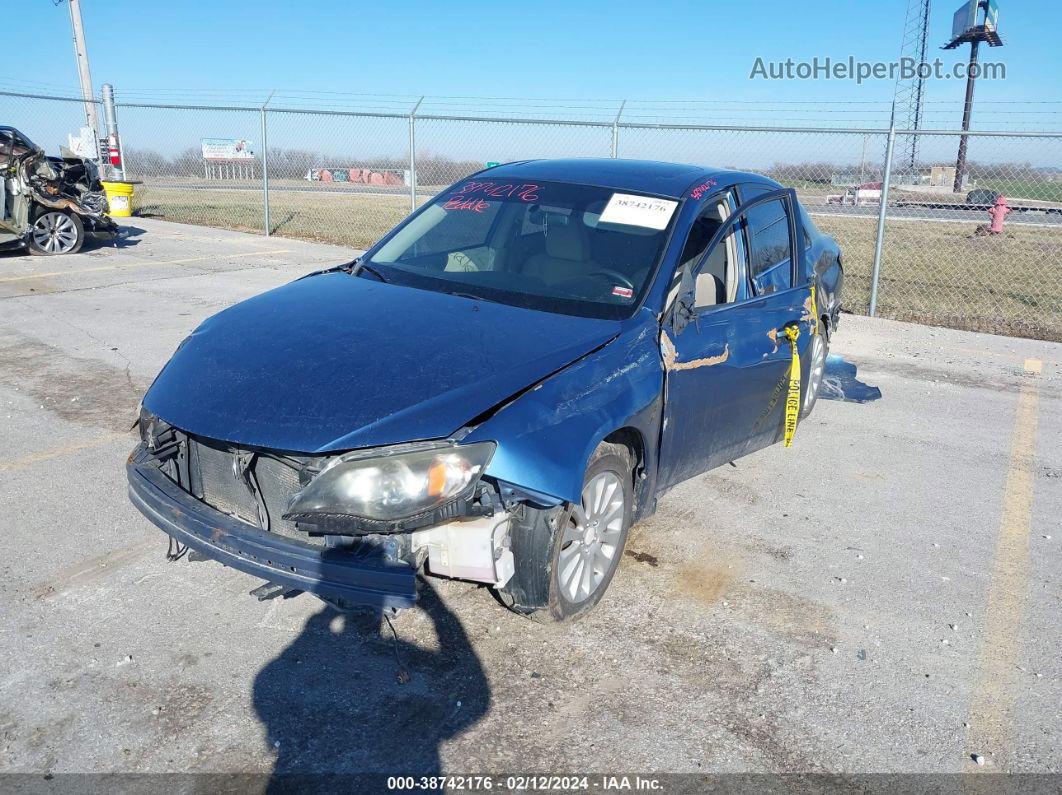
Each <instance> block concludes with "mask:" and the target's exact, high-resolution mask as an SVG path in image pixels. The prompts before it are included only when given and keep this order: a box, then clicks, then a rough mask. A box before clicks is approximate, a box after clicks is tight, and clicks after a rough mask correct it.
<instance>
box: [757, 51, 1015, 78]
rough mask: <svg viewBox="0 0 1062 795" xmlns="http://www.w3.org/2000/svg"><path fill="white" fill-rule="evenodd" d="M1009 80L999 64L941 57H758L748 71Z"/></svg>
mask: <svg viewBox="0 0 1062 795" xmlns="http://www.w3.org/2000/svg"><path fill="white" fill-rule="evenodd" d="M970 76H973V77H977V78H983V79H986V80H1006V79H1007V65H1006V64H1004V63H1000V62H998V61H986V62H984V63H980V62H979V63H973V64H969V63H966V62H964V61H960V62H957V63H953V64H945V63H944V62H943V61H942V60H941V59H940V58H935V59H933V60H932V61H919V60H917V59H915V58H909V57H904V58H900V59H899V60H896V61H859V60H856V58H855V56H853V55H849V56H848V57H847V58H840V59H834V58H831V57H830V56H826V57H824V58H819V57H818V56H817V55H816V56H815V57H814V58H812V59H811V60H810V61H794V60H793V59H792V58H786V59H785V60H784V61H768V60H765V59H764V58H763V57H758V58H756V61H755V62H754V63H753V64H752V70H751V71H750V72H749V79H750V80H855V82H856V83H863V82H864V81H867V80H913V79H915V78H916V77H918V78H921V79H923V80H952V79H955V80H965V79H966V78H967V77H970Z"/></svg>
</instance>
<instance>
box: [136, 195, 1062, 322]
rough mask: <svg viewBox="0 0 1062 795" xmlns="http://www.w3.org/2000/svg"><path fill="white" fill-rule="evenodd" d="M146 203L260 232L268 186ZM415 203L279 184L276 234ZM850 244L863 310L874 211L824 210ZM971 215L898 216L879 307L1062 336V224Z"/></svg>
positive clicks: (344, 241) (351, 239)
mask: <svg viewBox="0 0 1062 795" xmlns="http://www.w3.org/2000/svg"><path fill="white" fill-rule="evenodd" d="M142 197H143V198H142V212H143V213H144V214H147V215H151V216H154V217H157V218H164V219H167V220H173V221H181V222H183V223H194V224H204V225H207V226H217V227H223V228H226V229H236V230H241V231H246V232H261V231H262V205H261V194H259V193H257V192H253V191H224V190H174V189H159V188H152V187H150V186H143V191H142ZM408 211H409V198H408V197H407V196H404V195H401V196H396V195H383V194H381V195H377V196H372V195H364V194H360V195H359V194H350V195H343V194H337V193H315V192H307V191H304V192H296V191H280V190H278V191H274V192H273V193H272V194H271V197H270V221H271V225H272V227H273V229H272V233H273V234H275V235H280V236H286V237H295V238H301V239H304V240H317V241H322V242H328V243H338V244H341V245H347V246H351V247H355V248H367V247H369V246H370V245H372V244H373V243H374V242H376V240H378V239H379V238H380V237H381V236H382V235H383V234H384V233H385V232H387V231H388V230H389V229H390V228H391V227H393V226H394V225H395V224H397V223H398V222H399V221H401V220H402V218H404V217H405V216H406V214H407V213H408ZM815 223H816V224H817V225H818V226H819V228H820V229H822V230H823V231H824V232H826V233H828V234H830V235H832V236H833V237H834V238H835V239H836V240H837V242H838V243H839V244H840V246H841V249H842V251H843V252H844V262H845V294H844V303H845V307H846V308H847V309H849V310H851V311H853V312H856V313H860V314H865V313H866V312H867V309H868V307H869V303H870V274H871V263H872V260H873V251H874V233H875V228H876V224H877V220H876V219H875V218H869V217H850V216H829V215H816V216H815ZM975 226H976V225H975V224H972V223H936V222H925V221H907V220H894V221H889V222H887V225H886V228H885V249H884V256H883V260H882V266H881V284H880V286H879V289H878V313H879V314H880V315H882V316H883V317H891V318H896V319H900V320H912V321H916V322H921V323H929V324H932V325H941V326H950V327H953V328H963V329H970V330H976V331H988V332H992V333H996V334H1009V335H1016V336H1027V337H1038V338H1041V339H1050V340H1062V226H1060V227H1052V226H1024V225H1019V224H1011V225H1009V226H1008V227H1007V231H1006V233H1005V234H1003V235H1001V236H998V237H980V236H976V235H975V234H974V229H975Z"/></svg>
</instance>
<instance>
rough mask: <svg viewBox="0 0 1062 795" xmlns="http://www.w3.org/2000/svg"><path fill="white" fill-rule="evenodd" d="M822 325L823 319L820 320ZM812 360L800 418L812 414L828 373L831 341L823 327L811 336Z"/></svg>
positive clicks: (809, 365)
mask: <svg viewBox="0 0 1062 795" xmlns="http://www.w3.org/2000/svg"><path fill="white" fill-rule="evenodd" d="M819 322H820V325H821V322H822V321H819ZM810 347H811V362H810V363H809V364H808V385H807V387H806V388H805V389H804V403H803V405H802V406H801V408H800V418H801V419H803V418H804V417H806V416H808V415H809V414H811V410H812V409H813V408H815V401H817V400H818V399H819V392H820V391H821V388H822V379H823V376H824V375H825V374H826V355H827V354H828V353H829V351H830V342H829V340H828V339H827V338H826V334H825V332H824V331H823V330H822V328H820V329H819V333H818V334H814V335H812V337H811V346H810Z"/></svg>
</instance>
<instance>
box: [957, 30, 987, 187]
mask: <svg viewBox="0 0 1062 795" xmlns="http://www.w3.org/2000/svg"><path fill="white" fill-rule="evenodd" d="M980 43H981V42H980V41H978V40H977V39H974V40H973V41H972V42H971V43H970V63H969V66H968V67H967V72H966V102H965V103H964V104H963V106H962V131H963V132H964V133H967V132H969V131H970V115H971V114H972V113H973V97H974V81H975V80H976V79H977V72H976V69H977V45H978V44H980ZM966 142H967V137H966V136H965V135H961V136H959V154H958V157H956V158H955V183H954V184H953V185H952V187H951V189H952V192H954V193H962V183H963V177H965V176H966Z"/></svg>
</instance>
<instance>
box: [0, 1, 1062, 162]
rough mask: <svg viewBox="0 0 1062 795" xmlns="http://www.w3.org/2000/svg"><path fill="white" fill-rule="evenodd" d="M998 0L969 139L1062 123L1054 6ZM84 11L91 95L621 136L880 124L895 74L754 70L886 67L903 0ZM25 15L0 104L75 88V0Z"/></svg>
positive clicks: (633, 148)
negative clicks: (615, 129) (727, 127)
mask: <svg viewBox="0 0 1062 795" xmlns="http://www.w3.org/2000/svg"><path fill="white" fill-rule="evenodd" d="M999 2H1000V6H1001V11H1000V30H1001V32H1002V35H1003V37H1004V39H1005V41H1006V45H1005V46H1004V47H1001V48H988V47H982V61H987V60H999V61H1002V62H1004V63H1005V64H1006V67H1007V79H1006V80H1004V81H996V82H992V81H988V80H981V81H979V83H978V89H977V106H976V109H975V113H974V127H975V129H977V128H979V129H1006V130H1018V129H1030V130H1060V129H1062V101H1060V100H1062V91H1060V87H1062V80H1060V78H1059V75H1060V74H1062V47H1060V46H1059V44H1058V42H1057V31H1056V28H1057V21H1058V19H1059V7H1058V0H1020V1H1019V0H999ZM959 3H960V0H934V8H933V14H932V19H931V30H930V35H929V43H930V50H929V55H930V58H934V57H937V56H938V55H939V56H940V57H941V58H943V59H944V60H945V62H946V63H948V64H950V63H953V62H955V61H958V60H963V61H964V60H965V59H966V58H967V57H968V52H969V47H968V46H964V47H962V48H960V49H958V50H953V51H943V50H941V49H940V46H941V45H942V44H943V43H945V41H946V40H947V38H948V35H949V33H950V30H951V18H952V13H953V11H954V10H955V8H956V7H957V6H958V5H959ZM82 7H83V16H84V21H85V28H86V36H87V42H88V50H89V54H90V56H91V62H92V77H93V82H94V83H95V85H96V86H97V88H98V86H99V85H100V84H102V83H104V82H110V83H112V84H114V86H115V88H116V91H117V93H118V96H119V100H120V101H121V100H123V99H124V100H126V101H127V102H132V101H141V102H145V101H152V100H165V101H170V102H177V103H197V104H224V103H228V104H235V103H237V102H238V103H240V104H247V105H249V104H255V105H257V104H258V103H261V102H262V101H263V100H264V99H265V96H266V94H267V93H268V92H269V90H270V89H274V88H275V89H278V94H277V97H276V99H275V100H274V103H273V107H281V108H294V107H304V108H305V107H326V106H332V107H351V106H357V107H358V108H362V109H369V108H379V109H387V110H391V111H398V112H402V113H405V112H408V111H409V109H410V107H411V103H412V101H415V99H416V98H417V97H418V96H420V95H422V94H426V95H429V97H430V98H429V100H428V101H427V102H426V103H425V105H424V106H423V107H422V109H421V112H422V113H424V112H427V113H429V114H430V113H445V112H451V113H461V114H465V115H478V114H483V113H495V114H501V115H518V114H520V113H521V112H522V113H523V114H530V115H535V116H544V117H552V116H569V117H570V116H574V115H581V116H583V117H593V118H598V119H607V120H609V121H611V119H612V117H613V116H614V114H615V110H616V107H617V103H618V101H619V100H621V99H627V100H631V103H630V104H628V106H627V109H626V110H625V112H624V118H625V119H627V120H630V121H658V120H663V119H664V118H669V119H674V120H680V119H681V120H689V121H701V122H706V123H715V124H752V123H755V124H761V125H774V126H779V125H782V126H784V125H794V126H849V127H873V128H882V127H885V126H887V124H888V108H889V101H890V100H891V98H892V95H893V82H892V81H890V80H876V81H875V80H872V81H869V82H866V83H864V84H863V85H857V84H856V83H855V82H854V81H847V80H843V81H838V80H790V81H764V80H752V79H750V77H749V74H750V70H751V69H752V66H753V64H754V62H755V60H756V58H757V57H762V58H764V59H765V60H768V61H782V60H785V59H786V58H792V59H794V60H795V61H810V60H811V59H812V58H813V57H815V56H818V57H819V58H820V59H821V58H825V57H827V56H829V57H831V58H833V59H835V60H843V59H846V58H847V57H848V56H850V55H851V56H854V57H855V58H856V59H857V60H861V61H868V62H873V61H892V60H894V59H895V58H896V57H897V56H898V55H899V49H900V43H901V38H902V33H903V24H904V14H905V11H906V8H907V0H803V2H799V3H794V2H782V0H745V2H729V3H723V2H718V0H715V1H714V2H711V1H710V0H698V1H696V2H693V1H691V0H652V2H645V0H641V2H631V1H629V0H564V1H563V2H561V1H558V0H536V1H535V2H526V0H525V1H523V2H521V0H490V1H488V0H466V2H457V3H455V2H450V3H444V2H439V1H438V0H435V1H434V2H428V1H427V0H385V1H384V2H379V1H377V2H339V1H338V0H336V1H335V2H321V1H320V0H317V1H316V2H315V1H314V0H303V1H302V2H292V1H291V0H284V2H279V0H260V2H241V3H236V2H228V1H227V0H212V1H211V2H206V1H205V0H204V1H203V2H165V3H164V2H158V1H156V2H150V1H149V0H82ZM18 16H19V19H18V25H17V27H18V30H19V31H22V33H21V34H18V35H15V34H11V35H8V36H6V37H5V41H4V55H5V57H4V58H3V60H2V61H0V91H4V90H6V91H19V90H22V91H31V92H39V93H48V94H63V95H73V94H76V92H77V84H78V83H77V71H76V66H75V61H74V55H73V47H72V44H71V39H70V23H69V14H68V10H67V5H66V3H65V2H60V3H59V4H58V5H56V4H55V3H53V0H20V2H19V14H18ZM9 27H10V26H9ZM12 30H13V29H12ZM964 87H965V81H960V80H954V79H952V80H934V81H930V83H929V85H928V86H927V100H928V104H927V106H926V107H927V115H926V118H925V120H924V123H923V127H938V128H940V127H947V128H951V129H955V128H957V126H958V124H959V120H960V117H961V102H962V98H963V92H964ZM310 92H319V93H310ZM325 92H344V93H346V94H348V95H354V94H357V95H364V96H345V97H344V96H339V95H338V94H329V93H325ZM439 97H448V99H439ZM497 98H543V99H544V100H546V101H543V102H516V101H513V100H511V99H509V100H507V99H497ZM669 102H670V104H668V103H669ZM1014 102H1022V103H1034V102H1035V103H1038V104H1010V103H1014ZM20 103H21V104H20ZM689 103H694V104H689ZM723 103H726V104H723ZM739 103H740V104H739ZM820 103H838V104H820ZM842 103H843V104H842ZM78 108H79V106H78V105H77V104H75V103H39V102H38V103H34V104H32V105H31V104H27V103H26V102H24V101H22V100H17V99H12V98H5V97H3V96H0V118H3V120H4V121H5V122H6V123H14V124H16V125H17V126H20V127H23V128H24V129H25V130H26V132H27V133H30V134H31V135H32V136H33V137H36V138H37V139H38V140H39V141H41V142H43V143H45V144H46V145H48V146H49V148H51V146H53V145H57V144H58V143H59V142H62V141H65V138H66V134H67V133H68V132H76V131H77V128H78V126H79V124H80V123H81V122H79V121H78V120H77V116H78V113H79V111H78ZM119 116H120V118H119V121H120V125H121V129H122V133H123V139H124V140H125V141H126V143H127V145H129V146H130V147H151V148H154V149H156V150H158V151H161V152H163V153H165V154H167V155H172V154H174V153H176V152H178V151H183V150H185V149H188V148H190V147H195V146H197V145H198V142H199V140H200V138H202V137H222V138H230V137H231V138H237V137H242V138H247V139H249V140H251V141H252V142H257V141H259V140H260V131H259V126H258V124H259V121H258V114H257V113H253V114H252V113H229V114H225V113H220V112H219V113H208V112H205V111H195V112H185V111H181V112H166V111H147V110H137V109H135V108H131V107H125V108H122V109H120V113H119ZM406 134H407V133H406V127H405V123H404V122H403V121H401V120H388V119H379V120H377V119H362V120H358V119H348V118H345V117H344V118H339V117H322V116H316V117H306V116H294V115H284V114H276V115H274V116H273V117H271V121H270V143H271V145H273V146H274V147H281V148H284V147H287V148H293V147H302V148H310V149H313V150H315V151H318V152H322V153H324V155H325V159H327V158H329V157H333V156H334V159H335V160H336V162H344V161H345V160H346V159H348V158H349V157H353V156H355V155H357V156H358V157H363V158H379V159H383V158H389V157H402V156H403V152H404V151H406V149H407V147H408V144H407V138H406ZM417 140H418V148H419V149H421V150H423V151H428V152H435V153H442V154H446V155H449V156H453V157H462V158H468V159H472V160H478V161H485V160H509V159H517V158H520V157H550V156H563V155H570V154H581V155H589V154H595V155H607V154H608V147H609V133H608V131H607V130H604V131H603V130H601V129H588V128H558V127H554V128H530V127H519V126H512V125H482V124H480V125H475V124H471V123H470V124H464V125H462V124H460V123H445V124H444V123H438V124H435V125H433V124H432V123H431V122H430V121H426V122H422V123H421V125H418V138H417ZM882 146H883V145H882V143H881V142H880V141H876V140H869V141H868V140H867V138H866V136H861V135H849V136H847V137H846V136H831V137H830V138H829V139H828V140H820V139H816V138H815V137H814V136H813V135H806V136H789V137H788V138H785V139H783V138H781V137H780V136H778V135H777V134H770V133H767V134H763V135H756V134H740V135H738V136H736V137H735V136H734V135H731V136H730V137H727V135H726V134H725V133H720V134H718V135H715V136H714V137H713V136H706V135H697V134H689V135H685V136H684V135H681V134H679V133H675V134H671V135H667V134H664V133H660V134H655V133H651V132H649V131H637V130H633V131H624V134H623V136H622V141H621V146H620V154H621V156H624V157H655V158H659V159H681V160H691V161H696V162H711V163H715V164H716V165H734V166H738V167H744V168H753V169H755V168H762V167H764V166H765V165H766V164H769V163H771V162H774V161H777V160H788V161H794V160H803V159H820V158H824V159H829V160H831V161H833V162H847V163H852V162H860V160H861V159H862V158H864V157H865V156H867V153H868V152H870V153H874V152H877V151H878V150H880V149H881V148H882ZM954 147H955V142H954V141H953V140H950V139H931V140H927V141H926V142H925V143H924V145H923V150H922V151H923V153H924V154H925V156H926V157H927V158H929V159H932V158H938V159H940V161H941V162H946V161H947V160H948V159H950V158H952V157H953V156H954V154H953V151H952V150H953V149H954ZM1045 147H1046V148H1045ZM972 148H973V151H972V154H971V156H972V157H974V158H980V159H985V160H1026V159H1028V160H1032V161H1034V162H1035V163H1037V164H1039V165H1059V163H1058V162H1056V161H1058V160H1059V156H1058V155H1057V148H1058V144H1057V142H1056V143H1055V144H1054V145H1053V148H1051V147H1047V145H1046V144H1041V143H1035V142H1033V143H1028V142H1026V143H1022V141H1021V140H1019V139H1009V140H995V141H992V140H989V139H982V140H981V141H980V142H977V144H976V146H974V145H972Z"/></svg>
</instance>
